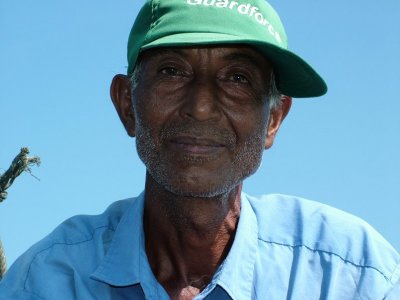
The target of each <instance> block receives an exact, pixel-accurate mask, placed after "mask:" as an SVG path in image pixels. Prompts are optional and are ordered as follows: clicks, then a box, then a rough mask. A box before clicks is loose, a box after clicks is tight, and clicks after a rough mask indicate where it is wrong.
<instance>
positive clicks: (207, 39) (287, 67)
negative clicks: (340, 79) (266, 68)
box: [128, 0, 327, 98]
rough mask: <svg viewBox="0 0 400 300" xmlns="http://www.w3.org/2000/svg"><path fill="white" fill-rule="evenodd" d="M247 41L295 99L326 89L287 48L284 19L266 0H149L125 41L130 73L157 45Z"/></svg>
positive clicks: (287, 92) (282, 89) (238, 42)
mask: <svg viewBox="0 0 400 300" xmlns="http://www.w3.org/2000/svg"><path fill="white" fill-rule="evenodd" d="M229 44H245V45H249V46H251V47H253V48H254V49H256V50H258V51H259V52H260V53H261V54H263V55H264V56H265V57H266V58H267V59H268V60H269V61H270V62H271V64H272V65H273V68H274V73H275V77H276V81H277V87H278V89H279V91H280V92H281V93H282V94H285V95H287V96H292V97H296V98H306V97H317V96H321V95H323V94H325V93H326V91H327V86H326V84H325V82H324V80H323V79H322V78H321V76H320V75H319V74H318V73H317V72H316V71H315V70H314V69H313V68H312V67H311V66H310V65H309V64H308V63H306V62H305V61H304V60H303V59H302V58H301V57H299V56H298V55H296V54H295V53H293V52H291V51H289V50H288V41H287V36H286V33H285V29H284V27H283V24H282V22H281V20H280V18H279V16H278V14H277V13H276V11H275V10H274V9H273V8H272V6H271V5H270V4H269V3H268V2H266V1H265V0H236V1H230V0H147V1H146V2H145V4H144V5H143V7H142V9H141V10H140V12H139V14H138V16H137V18H136V20H135V23H134V25H133V27H132V30H131V32H130V35H129V40H128V74H130V73H132V72H133V70H134V68H135V65H136V62H137V59H138V57H139V54H140V53H141V52H143V51H145V50H147V49H150V48H155V47H184V46H196V45H229Z"/></svg>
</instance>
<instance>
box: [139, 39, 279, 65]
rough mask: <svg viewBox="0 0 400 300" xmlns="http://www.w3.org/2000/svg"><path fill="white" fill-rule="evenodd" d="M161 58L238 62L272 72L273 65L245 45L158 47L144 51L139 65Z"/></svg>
mask: <svg viewBox="0 0 400 300" xmlns="http://www.w3.org/2000/svg"><path fill="white" fill-rule="evenodd" d="M161 57H180V58H183V59H192V60H195V61H196V60H197V61H199V60H201V59H202V58H206V63H209V64H212V63H213V61H226V62H230V61H237V62H243V63H248V64H251V65H252V66H253V67H254V68H258V67H265V68H267V69H268V71H270V70H272V68H273V64H272V63H271V62H270V60H269V59H268V57H266V56H265V55H263V54H262V53H261V52H260V51H258V50H257V49H255V48H254V47H252V46H249V45H245V44H235V45H231V44H220V45H194V46H184V47H157V48H151V49H147V50H145V51H143V52H142V53H141V54H140V56H139V58H138V62H137V64H141V63H142V62H143V61H148V60H154V59H157V58H161Z"/></svg>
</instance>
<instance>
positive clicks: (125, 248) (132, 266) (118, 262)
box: [91, 193, 144, 286]
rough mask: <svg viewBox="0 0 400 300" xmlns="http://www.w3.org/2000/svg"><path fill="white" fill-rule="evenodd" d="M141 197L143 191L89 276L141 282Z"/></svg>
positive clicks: (112, 281)
mask: <svg viewBox="0 0 400 300" xmlns="http://www.w3.org/2000/svg"><path fill="white" fill-rule="evenodd" d="M143 199H144V195H143V193H142V194H141V195H140V196H139V197H137V198H136V199H134V201H133V202H132V204H131V205H130V206H129V208H128V210H127V211H126V212H125V213H124V215H123V216H122V218H121V221H120V222H119V224H118V226H117V228H116V230H115V233H114V237H113V239H112V241H111V245H110V248H109V250H108V252H107V253H106V255H105V256H104V258H103V260H102V262H101V263H100V265H99V266H98V268H97V269H96V270H95V272H94V273H93V274H92V275H91V278H92V279H96V280H98V281H102V282H104V283H107V284H110V285H113V286H128V285H133V284H137V283H139V282H140V274H139V270H140V269H139V265H140V254H141V249H140V246H141V240H142V235H143V233H142V231H143V229H142V225H141V223H142V214H143V202H144V201H143Z"/></svg>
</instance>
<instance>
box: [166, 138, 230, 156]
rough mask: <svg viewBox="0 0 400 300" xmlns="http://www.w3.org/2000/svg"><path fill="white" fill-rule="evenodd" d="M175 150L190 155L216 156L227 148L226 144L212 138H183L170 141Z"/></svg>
mask: <svg viewBox="0 0 400 300" xmlns="http://www.w3.org/2000/svg"><path fill="white" fill-rule="evenodd" d="M169 144H170V146H171V147H172V148H173V149H176V150H178V151H183V152H186V153H188V154H189V153H190V154H204V155H207V154H214V153H216V152H219V151H221V150H223V149H224V148H225V145H224V143H221V142H219V141H216V140H214V139H210V138H201V137H191V136H182V137H174V138H171V139H170V140H169Z"/></svg>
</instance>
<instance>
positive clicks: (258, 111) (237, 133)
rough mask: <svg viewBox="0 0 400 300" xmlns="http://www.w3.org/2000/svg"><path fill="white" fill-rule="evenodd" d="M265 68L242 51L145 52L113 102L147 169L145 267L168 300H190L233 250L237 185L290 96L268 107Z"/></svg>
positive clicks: (115, 88) (268, 140)
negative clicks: (135, 73) (136, 70)
mask: <svg viewBox="0 0 400 300" xmlns="http://www.w3.org/2000/svg"><path fill="white" fill-rule="evenodd" d="M271 70H272V67H271V65H270V63H269V62H268V60H267V59H266V58H265V57H263V56H262V55H260V54H259V53H258V52H257V51H255V50H253V49H251V48H249V47H246V46H240V45H235V46H225V47H199V48H174V49H161V50H160V49H154V50H148V51H147V52H145V53H144V54H143V55H142V57H141V67H140V73H139V74H140V79H139V81H138V83H137V86H136V87H135V89H134V90H133V91H132V88H131V84H130V81H129V79H128V77H126V76H124V75H117V76H115V77H114V79H113V83H112V86H111V97H112V100H113V103H114V105H115V107H116V109H117V111H118V114H119V116H120V119H121V121H122V123H123V124H124V126H125V128H126V130H127V132H128V134H129V135H130V136H132V137H136V139H137V148H138V153H139V156H140V157H141V159H142V161H143V162H144V163H145V165H146V168H147V174H146V187H145V212H144V231H145V237H146V252H147V257H148V260H149V262H150V266H151V268H152V271H153V273H154V275H155V277H156V278H157V280H158V281H159V283H160V284H161V285H162V286H163V287H164V288H165V290H166V291H167V293H168V294H169V296H170V297H171V299H192V298H193V297H194V296H196V295H197V294H198V293H200V292H201V291H202V290H203V289H204V288H205V286H206V285H207V284H208V283H209V282H210V280H211V278H212V277H213V275H214V273H215V271H216V269H217V268H218V266H219V265H220V264H221V262H222V261H223V260H224V258H225V257H226V255H227V254H228V252H229V249H230V247H231V245H232V242H233V239H234V236H235V232H236V228H237V224H238V221H239V217H240V193H241V189H242V181H243V179H244V178H246V177H247V176H250V175H251V174H253V173H254V172H255V171H256V170H257V168H258V166H259V164H260V161H261V156H262V152H263V150H264V149H268V148H269V147H271V146H272V144H273V141H274V138H275V136H276V133H277V131H278V129H279V126H280V124H281V122H282V121H283V119H284V118H285V116H286V114H287V113H288V111H289V109H290V106H291V98H289V97H283V98H282V104H281V105H280V106H279V107H277V108H275V109H273V110H270V109H269V103H268V101H266V100H265V98H266V93H267V88H268V84H269V82H270V81H269V80H270V74H271Z"/></svg>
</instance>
